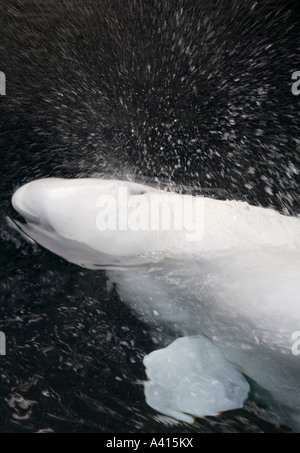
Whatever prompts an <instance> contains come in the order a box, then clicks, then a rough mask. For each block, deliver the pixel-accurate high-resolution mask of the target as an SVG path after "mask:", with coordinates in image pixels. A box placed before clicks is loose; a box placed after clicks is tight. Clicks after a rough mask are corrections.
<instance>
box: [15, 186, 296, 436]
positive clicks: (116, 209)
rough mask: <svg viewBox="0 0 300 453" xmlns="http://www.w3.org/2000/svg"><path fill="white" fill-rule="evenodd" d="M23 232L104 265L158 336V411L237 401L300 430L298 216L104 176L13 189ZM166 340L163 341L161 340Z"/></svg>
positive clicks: (217, 408) (151, 391) (153, 394)
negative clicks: (250, 402)
mask: <svg viewBox="0 0 300 453" xmlns="http://www.w3.org/2000/svg"><path fill="white" fill-rule="evenodd" d="M12 205H13V207H14V209H15V210H16V211H17V212H18V213H19V214H20V215H21V216H22V217H23V218H24V219H25V221H26V223H22V222H19V221H15V225H16V228H18V230H19V231H20V232H21V234H23V235H24V236H25V237H27V238H30V240H34V241H36V242H37V243H39V244H40V245H41V246H43V247H45V248H46V249H48V250H50V251H51V252H53V253H55V254H57V255H59V256H60V257H62V258H64V259H65V260H67V261H69V262H71V263H74V264H77V265H79V266H83V267H86V268H89V269H94V270H97V269H104V270H106V272H107V276H108V278H109V280H110V281H111V282H113V283H114V284H115V285H116V289H117V291H118V294H119V296H120V298H121V299H122V300H123V301H124V302H125V303H126V304H128V305H129V306H130V307H131V309H132V310H133V311H134V312H135V314H136V316H138V317H139V318H140V319H143V320H144V322H146V323H148V324H149V325H151V326H152V328H153V329H155V328H159V329H161V331H163V332H164V331H165V332H166V344H164V345H163V346H164V347H161V349H158V350H156V351H153V352H152V353H150V354H148V355H147V356H146V357H145V358H144V365H145V367H146V372H147V376H148V380H147V381H146V382H145V385H144V388H145V396H146V400H147V402H148V404H149V405H150V406H151V407H153V408H154V409H155V410H156V411H157V412H159V413H161V414H163V415H164V416H168V417H171V418H172V419H176V420H182V421H186V422H192V421H193V419H194V417H201V416H209V415H216V414H218V413H220V412H222V411H227V410H233V409H236V408H240V407H243V404H244V402H245V401H246V400H247V398H249V395H250V394H251V391H252V389H253V386H255V388H256V389H259V392H257V391H256V392H252V393H255V395H256V396H255V398H257V400H258V403H263V404H264V407H266V414H267V416H268V417H269V418H270V420H272V421H274V422H276V423H278V424H285V425H288V426H289V427H290V428H292V429H293V430H295V431H300V378H299V372H300V342H299V339H300V299H299V294H300V218H299V217H296V216H295V217H291V216H284V215H282V214H280V213H278V212H277V211H275V210H273V209H267V208H262V207H257V206H251V205H249V204H248V203H246V202H241V201H226V200H225V201H223V200H217V199H213V198H209V197H202V196H191V195H185V194H178V193H175V192H167V191H163V190H158V189H156V188H153V187H151V186H146V185H143V184H139V183H134V182H128V181H119V180H109V179H69V180H67V179H59V178H47V179H41V180H36V181H33V182H30V183H28V184H26V185H24V186H22V187H21V188H19V189H18V190H17V191H16V192H15V193H14V195H13V197H12ZM166 345H167V346H166Z"/></svg>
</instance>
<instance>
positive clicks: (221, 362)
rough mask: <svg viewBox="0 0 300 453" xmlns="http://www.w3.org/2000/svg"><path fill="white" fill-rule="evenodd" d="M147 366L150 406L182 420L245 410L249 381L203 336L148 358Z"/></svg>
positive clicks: (183, 339)
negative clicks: (238, 409) (243, 407)
mask: <svg viewBox="0 0 300 453" xmlns="http://www.w3.org/2000/svg"><path fill="white" fill-rule="evenodd" d="M144 365H145V367H146V373H147V376H148V379H149V381H147V382H145V384H144V389H145V396H146V400H147V403H148V404H149V406H151V407H152V408H153V409H155V410H157V411H158V412H160V413H162V414H164V415H168V416H171V417H174V418H176V419H178V420H182V421H186V422H193V416H195V417H202V416H205V415H216V414H218V412H223V411H227V410H231V409H237V408H241V407H242V406H243V404H244V401H245V400H246V399H247V397H248V393H249V389H250V388H249V384H248V382H247V380H246V379H245V377H244V376H243V375H242V374H241V373H240V372H239V371H238V370H237V368H236V367H235V366H234V365H232V364H231V363H230V362H228V361H227V360H226V359H225V358H224V356H223V354H222V352H221V351H220V350H219V349H218V348H217V347H216V346H214V345H213V343H212V342H211V341H209V340H208V339H207V338H205V337H202V336H198V335H197V336H191V337H183V338H179V339H177V340H175V341H174V342H173V343H171V344H170V345H169V346H168V347H166V348H164V349H160V350H157V351H154V352H151V353H150V354H149V355H147V356H146V357H145V358H144ZM188 414H189V415H188Z"/></svg>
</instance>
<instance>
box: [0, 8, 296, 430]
mask: <svg viewBox="0 0 300 453" xmlns="http://www.w3.org/2000/svg"><path fill="white" fill-rule="evenodd" d="M0 11H1V14H0V26H1V30H2V31H3V32H2V34H3V38H2V40H1V43H0V51H1V60H0V70H1V71H3V72H5V74H6V79H7V96H5V97H4V96H1V98H0V105H1V111H0V115H1V124H0V128H1V129H0V133H1V135H0V150H1V151H0V152H1V168H0V171H1V174H0V176H1V181H0V184H1V188H0V209H1V217H0V237H1V242H0V263H1V268H0V276H1V277H0V331H3V332H5V334H6V337H7V355H6V356H5V357H4V356H1V357H0V406H1V411H0V413H1V415H0V431H1V432H23V431H26V432H27V431H28V432H36V431H40V430H46V431H55V432H66V431H72V432H75V431H76V432H79V431H85V432H86V431H96V432H166V431H167V432H255V431H262V432H269V431H272V432H273V431H280V430H284V429H285V428H283V427H279V426H277V425H276V413H274V423H273V424H272V423H270V422H269V421H266V420H265V414H264V408H263V407H258V406H257V404H255V403H254V399H255V393H256V392H259V389H257V388H256V387H255V385H254V384H253V386H252V393H251V395H250V398H249V400H248V401H247V403H246V405H245V408H244V409H241V410H237V411H232V412H230V413H226V414H222V415H220V416H219V417H209V418H207V419H198V420H197V421H196V423H195V425H188V424H184V423H180V424H178V425H175V426H169V425H165V424H163V423H162V422H161V421H160V420H159V419H157V414H156V413H155V411H153V410H152V409H151V408H149V407H148V406H147V404H146V403H145V398H144V390H143V385H142V382H143V380H144V379H145V377H146V376H145V370H144V367H143V365H142V359H143V357H144V355H145V354H147V353H149V352H150V351H152V350H153V349H155V348H158V347H160V346H161V345H162V344H163V339H162V336H163V335H162V333H161V332H160V331H159V330H156V331H151V330H150V328H149V327H148V326H146V325H145V324H144V323H143V322H142V321H139V320H137V319H136V317H135V316H134V315H133V314H132V313H131V312H130V310H129V309H128V308H127V307H126V306H125V305H124V304H123V303H122V302H121V301H120V300H119V298H118V295H117V293H116V292H115V291H112V292H111V291H108V289H107V282H106V274H105V272H103V271H99V272H93V271H88V270H83V269H80V268H77V267H76V266H73V265H71V264H68V263H66V262H64V261H63V260H61V259H59V258H57V257H55V256H53V255H52V254H51V253H49V252H47V251H45V250H43V249H41V248H40V247H38V246H36V245H33V244H29V243H27V242H25V241H24V240H23V239H22V238H20V237H19V236H18V235H17V234H16V233H15V232H14V231H13V230H12V229H11V228H10V227H9V225H8V224H7V222H6V216H10V217H12V218H14V217H15V216H16V214H15V213H14V212H13V210H12V208H11V206H10V197H11V195H12V193H13V191H14V190H15V189H16V188H17V187H18V186H19V185H20V184H22V183H24V182H26V181H29V180H32V179H35V178H38V177H45V176H63V177H78V176H117V177H119V178H128V179H135V180H138V181H141V182H149V181H151V182H154V183H155V181H157V182H158V181H160V183H162V184H167V185H173V184H176V186H177V187H180V186H182V187H183V186H184V185H189V186H191V188H192V189H193V190H197V191H198V192H199V191H201V192H202V193H209V194H211V195H214V196H217V197H219V198H220V197H222V198H224V197H228V198H235V199H243V200H248V201H250V202H251V203H253V204H256V205H257V204H262V205H264V206H275V207H276V208H277V209H279V210H280V211H281V212H284V213H286V214H294V215H295V214H298V213H299V212H300V209H299V147H300V140H299V137H300V135H299V131H300V120H299V99H298V97H296V96H293V95H292V92H291V75H292V73H293V72H294V71H296V70H300V56H299V55H300V53H299V50H300V49H299V38H300V15H299V9H298V8H297V5H295V2H289V1H286V0H281V1H272V2H256V1H254V0H252V1H249V0H244V1H243V2H240V1H238V0H226V1H225V0H222V1H202V0H201V1H200V0H199V1H197V2H195V1H194V0H193V1H192V0H179V1H177V2H176V6H174V2H173V1H170V0H165V1H163V2H162V1H157V0H150V1H148V0H147V1H146V0H132V1H129V0H128V1H121V0H116V1H108V0H99V1H96V0H87V1H86V0H85V1H75V0H64V1H60V2H58V1H56V0H49V1H47V2H46V4H45V2H42V1H40V0H36V1H33V0H27V1H25V2H22V4H21V3H20V2H19V1H17V0H10V1H4V2H1V5H0ZM286 429H288V428H286Z"/></svg>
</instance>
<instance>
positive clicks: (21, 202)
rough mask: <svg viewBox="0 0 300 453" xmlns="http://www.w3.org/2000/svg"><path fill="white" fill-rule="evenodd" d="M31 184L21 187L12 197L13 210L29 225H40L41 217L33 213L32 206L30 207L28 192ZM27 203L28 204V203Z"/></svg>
mask: <svg viewBox="0 0 300 453" xmlns="http://www.w3.org/2000/svg"><path fill="white" fill-rule="evenodd" d="M28 187H29V184H26V185H25V186H22V187H20V188H19V189H17V190H16V192H15V193H14V194H13V197H12V205H13V208H14V209H15V210H16V211H17V212H18V213H19V214H20V215H21V216H22V217H24V219H25V220H26V221H27V222H29V223H39V222H40V216H39V215H37V214H36V213H35V212H33V209H32V206H30V207H29V206H28V199H27V198H29V197H26V192H27V191H28ZM26 201H27V202H26Z"/></svg>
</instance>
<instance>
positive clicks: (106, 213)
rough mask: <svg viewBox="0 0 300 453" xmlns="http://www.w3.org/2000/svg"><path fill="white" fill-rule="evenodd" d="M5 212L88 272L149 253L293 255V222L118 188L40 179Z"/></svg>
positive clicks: (119, 184)
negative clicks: (273, 251)
mask: <svg viewBox="0 0 300 453" xmlns="http://www.w3.org/2000/svg"><path fill="white" fill-rule="evenodd" d="M12 204H13V207H14V208H15V210H16V211H18V212H19V214H21V215H22V216H23V217H24V218H25V220H26V221H27V224H26V225H23V226H21V225H20V224H19V227H21V228H22V230H23V231H24V232H25V233H26V234H27V235H28V236H30V237H31V238H32V239H34V240H36V241H37V242H38V243H40V244H41V245H43V246H44V247H46V248H48V249H49V250H51V251H53V252H54V253H56V254H58V255H60V256H62V257H64V258H66V259H67V260H68V261H71V262H74V263H76V264H81V265H86V266H90V267H93V266H94V265H96V266H99V265H102V264H103V265H105V264H109V263H110V262H112V261H113V260H115V259H117V257H119V258H120V257H137V256H140V255H149V254H151V253H154V252H170V253H172V254H177V255H182V254H186V255H191V254H193V253H197V254H198V255H199V253H202V254H205V253H209V252H214V251H220V250H221V251H224V250H232V249H237V250H241V249H248V250H253V249H256V248H261V247H272V248H274V247H281V248H282V247H285V248H292V249H295V248H296V249H299V247H300V219H299V218H292V217H284V216H282V215H280V214H279V213H277V212H275V211H274V210H271V209H263V208H259V207H253V206H250V205H248V204H247V203H243V202H235V201H219V200H214V199H210V198H203V197H191V196H188V195H179V194H175V193H173V192H164V191H160V190H157V189H154V188H152V187H149V186H145V185H141V184H137V183H132V182H126V181H116V180H102V179H76V180H72V179H70V180H65V179H58V178H48V179H41V180H37V181H34V182H31V183H29V184H26V185H25V186H23V187H21V188H20V189H18V190H17V191H16V193H15V194H14V195H13V198H12Z"/></svg>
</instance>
